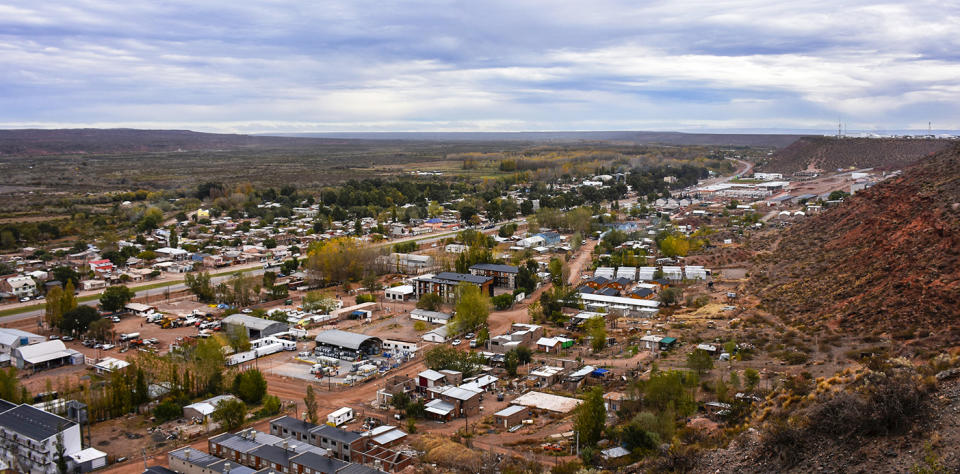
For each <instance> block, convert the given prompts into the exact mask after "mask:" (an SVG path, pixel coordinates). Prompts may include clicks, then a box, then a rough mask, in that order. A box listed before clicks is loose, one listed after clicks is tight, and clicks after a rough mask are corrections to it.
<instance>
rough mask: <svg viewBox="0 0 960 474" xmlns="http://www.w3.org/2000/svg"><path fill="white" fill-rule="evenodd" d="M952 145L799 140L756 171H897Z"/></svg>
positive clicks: (886, 140) (895, 140)
mask: <svg viewBox="0 0 960 474" xmlns="http://www.w3.org/2000/svg"><path fill="white" fill-rule="evenodd" d="M955 143H956V142H955V141H951V140H924V139H907V138H839V139H838V138H835V137H803V138H801V139H799V140H797V141H795V142H793V144H791V145H790V146H788V147H786V148H783V149H781V150H779V151H777V152H776V153H774V154H773V155H772V156H771V157H770V159H769V161H767V162H766V163H763V164H762V165H761V166H760V167H759V169H758V171H764V172H768V173H769V172H774V173H788V174H792V173H794V172H797V171H802V170H808V169H815V170H820V171H832V170H836V169H846V168H849V167H854V168H885V169H898V168H903V167H905V166H908V165H911V164H913V163H916V162H917V161H918V160H920V159H921V158H923V157H925V156H929V155H931V154H933V153H936V152H938V151H941V150H944V149H946V148H949V147H950V146H951V145H952V144H955Z"/></svg>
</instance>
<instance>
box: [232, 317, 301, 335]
mask: <svg viewBox="0 0 960 474" xmlns="http://www.w3.org/2000/svg"><path fill="white" fill-rule="evenodd" d="M223 324H224V325H225V326H227V327H226V329H227V330H228V331H235V330H236V329H234V327H240V326H242V327H243V328H244V329H245V330H246V331H247V337H249V338H250V340H254V339H263V338H265V337H267V336H272V335H274V334H276V333H278V332H286V331H288V330H290V326H289V325H287V324H285V323H281V322H277V321H271V320H269V319H262V318H257V317H255V316H247V315H246V314H231V315H230V316H227V317H226V318H223Z"/></svg>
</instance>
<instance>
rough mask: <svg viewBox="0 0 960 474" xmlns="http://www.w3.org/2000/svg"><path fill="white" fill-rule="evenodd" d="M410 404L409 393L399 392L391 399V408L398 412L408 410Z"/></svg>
mask: <svg viewBox="0 0 960 474" xmlns="http://www.w3.org/2000/svg"><path fill="white" fill-rule="evenodd" d="M409 403H410V395H407V392H403V391H400V392H397V393H394V394H393V395H392V396H391V397H390V406H392V407H394V408H396V409H397V410H400V411H403V410H404V409H406V408H407V404H409Z"/></svg>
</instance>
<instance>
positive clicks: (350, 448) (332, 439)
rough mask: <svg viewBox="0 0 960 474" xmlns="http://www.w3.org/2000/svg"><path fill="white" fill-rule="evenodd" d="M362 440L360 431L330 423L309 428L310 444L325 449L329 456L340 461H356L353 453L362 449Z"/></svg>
mask: <svg viewBox="0 0 960 474" xmlns="http://www.w3.org/2000/svg"><path fill="white" fill-rule="evenodd" d="M364 441H365V440H364V438H363V437H362V436H361V435H360V433H355V432H353V431H347V430H344V429H340V428H337V427H334V426H330V425H320V426H318V427H316V428H314V429H312V430H310V444H312V445H314V446H319V447H321V448H324V449H326V450H327V451H329V452H330V456H331V457H333V458H336V459H340V460H341V461H353V462H356V460H354V459H355V458H354V457H353V456H354V453H359V452H360V451H362V450H363V447H364Z"/></svg>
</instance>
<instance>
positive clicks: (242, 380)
mask: <svg viewBox="0 0 960 474" xmlns="http://www.w3.org/2000/svg"><path fill="white" fill-rule="evenodd" d="M232 388H233V390H232V391H233V394H234V395H236V396H238V397H240V399H241V400H243V401H245V402H247V403H249V404H251V405H256V404H258V403H260V401H261V400H263V396H264V395H266V394H267V379H265V378H264V377H263V374H262V373H260V371H259V370H257V369H250V370H246V371H243V372H240V373H239V374H237V375H236V376H235V377H234V378H233V387H232Z"/></svg>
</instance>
